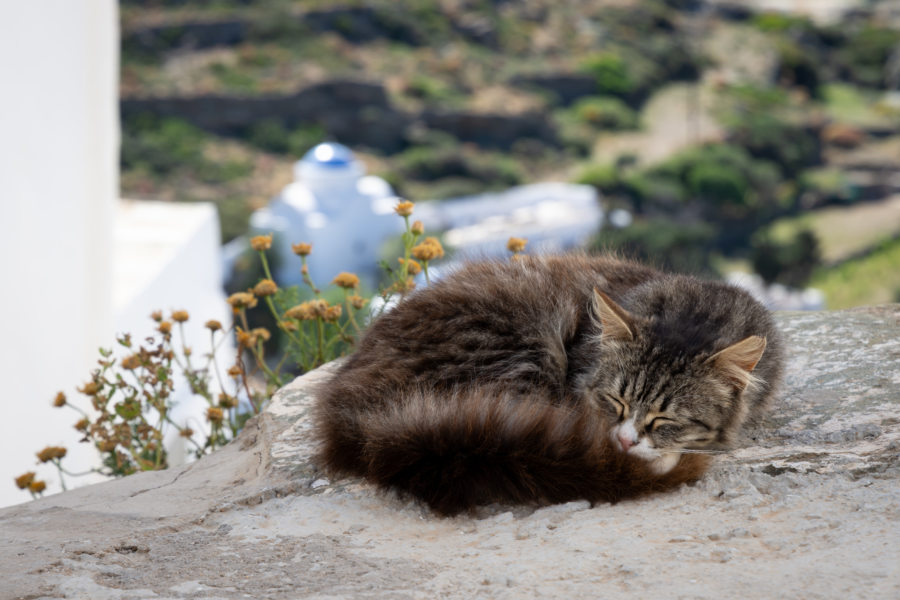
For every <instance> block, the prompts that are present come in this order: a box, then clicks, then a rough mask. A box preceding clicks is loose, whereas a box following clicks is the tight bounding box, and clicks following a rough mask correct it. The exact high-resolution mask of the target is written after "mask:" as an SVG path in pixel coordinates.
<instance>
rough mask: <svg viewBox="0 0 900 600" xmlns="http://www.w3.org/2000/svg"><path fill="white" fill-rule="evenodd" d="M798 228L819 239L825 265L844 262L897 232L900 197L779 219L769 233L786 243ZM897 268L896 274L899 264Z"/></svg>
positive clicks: (899, 268) (899, 228) (899, 225)
mask: <svg viewBox="0 0 900 600" xmlns="http://www.w3.org/2000/svg"><path fill="white" fill-rule="evenodd" d="M802 229H810V230H812V232H813V233H815V234H816V237H818V238H819V243H820V244H821V249H822V258H823V259H824V260H825V262H827V263H835V262H838V261H841V260H844V259H846V258H848V257H850V256H852V255H854V254H858V253H860V252H863V251H865V250H866V249H867V248H871V247H873V246H876V245H878V244H879V243H881V242H882V241H884V240H885V239H890V238H892V237H894V236H895V235H897V234H898V233H900V196H893V197H891V198H888V199H886V200H884V201H882V202H874V203H865V204H856V205H854V206H840V207H837V206H836V207H828V208H823V209H820V210H816V211H812V212H809V213H805V214H803V215H800V216H797V217H789V218H784V219H780V220H778V221H776V222H775V223H773V224H772V225H771V229H770V231H771V234H772V236H773V237H774V238H775V239H776V240H786V239H790V238H792V237H793V236H794V235H795V234H796V233H797V232H798V231H800V230H802ZM897 269H898V271H900V262H898V263H897Z"/></svg>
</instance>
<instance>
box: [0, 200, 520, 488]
mask: <svg viewBox="0 0 900 600" xmlns="http://www.w3.org/2000/svg"><path fill="white" fill-rule="evenodd" d="M413 208H414V204H413V203H412V202H407V201H401V202H399V203H398V204H397V206H396V207H395V209H394V210H395V212H396V213H397V214H398V215H399V216H401V217H402V218H403V220H404V223H405V231H404V232H403V236H402V239H403V256H402V257H399V258H398V263H399V267H398V268H391V267H390V266H389V265H384V266H385V267H386V271H387V272H388V275H389V277H390V283H389V284H388V285H387V286H385V287H384V288H383V289H382V290H381V292H380V295H381V296H382V298H383V299H384V303H383V306H386V305H387V304H388V301H389V300H391V299H392V298H395V297H398V298H399V299H402V298H403V297H404V296H405V295H406V294H407V293H408V292H410V291H411V290H412V289H413V288H414V287H415V283H414V277H415V276H416V275H417V274H419V273H420V272H421V273H423V275H424V278H425V281H426V283H428V282H429V281H430V280H429V274H428V267H429V265H430V264H431V262H432V261H434V260H436V259H438V258H441V257H443V256H444V249H443V247H442V246H441V243H440V241H438V239H437V238H434V237H427V238H424V239H422V238H423V236H424V233H425V228H424V226H423V225H422V222H421V221H415V222H413V223H410V219H409V218H410V216H411V215H412V213H413ZM420 240H421V241H420ZM250 245H251V247H252V248H253V250H255V251H256V252H257V253H258V254H259V257H260V261H261V262H262V267H263V273H264V274H265V278H263V279H262V280H260V281H259V282H258V283H257V284H256V285H255V286H254V287H253V288H251V289H248V290H247V291H245V292H238V293H235V294H232V295H231V296H230V297H229V298H228V304H229V305H230V306H231V309H232V313H233V315H234V319H233V321H234V322H233V325H232V326H231V327H230V328H228V329H226V328H225V327H223V325H222V324H221V323H219V322H218V321H215V320H211V321H207V322H206V328H207V329H208V330H209V349H208V351H207V352H206V353H204V354H203V355H202V357H200V359H201V360H196V359H197V357H196V356H195V354H194V352H193V350H192V349H191V348H190V347H188V346H187V345H186V344H185V337H184V323H185V322H186V321H188V319H189V315H188V313H187V311H184V310H176V311H173V312H172V313H171V314H170V315H169V318H168V319H164V318H163V314H162V313H161V312H159V311H157V312H154V313H153V314H152V315H151V317H152V319H153V320H154V321H155V322H156V323H157V325H156V331H155V333H154V334H153V335H152V336H150V337H148V338H146V339H145V340H144V342H143V343H142V344H135V342H134V341H133V340H132V339H131V336H130V335H128V334H125V335H122V336H119V337H118V338H117V342H118V344H119V346H121V347H122V348H124V350H125V352H126V354H125V356H124V357H122V358H116V357H115V355H114V353H113V351H112V350H111V349H101V350H100V359H99V360H98V361H97V362H98V365H99V367H98V368H97V369H95V370H94V371H93V372H92V373H91V378H90V381H88V382H87V383H85V384H84V385H83V386H82V387H80V388H78V391H79V393H81V394H82V395H84V396H86V397H87V398H88V399H89V400H90V408H89V409H88V410H84V409H82V408H80V407H79V406H77V405H75V404H73V403H72V402H70V401H69V399H68V398H66V396H65V394H63V393H62V392H59V393H58V394H57V395H56V397H55V398H54V400H53V406H55V407H57V408H62V407H68V408H70V409H72V410H74V411H75V412H77V413H78V416H79V420H78V422H77V423H75V429H76V430H78V431H79V432H80V433H81V434H82V435H83V437H82V439H81V440H80V441H81V442H84V443H89V444H92V445H93V446H94V447H95V448H96V449H97V451H98V452H99V453H100V457H101V461H100V464H101V466H100V467H98V468H93V469H91V470H90V471H88V472H86V473H72V472H70V471H69V470H67V469H66V468H65V467H64V466H63V459H64V458H65V456H66V454H67V450H66V448H64V447H61V446H48V447H46V448H44V449H43V450H41V451H40V452H38V453H37V458H38V463H39V464H50V465H52V466H54V467H55V468H56V469H57V471H58V473H59V478H60V486H61V488H62V489H63V490H65V489H66V483H65V478H66V477H67V476H79V475H85V474H87V473H91V472H93V473H100V474H102V475H106V476H109V477H122V476H125V475H130V474H132V473H135V472H138V471H154V470H159V469H165V468H167V467H168V465H169V462H168V455H167V452H166V449H165V447H164V445H163V439H164V437H165V435H166V433H167V432H168V431H171V430H173V429H174V430H177V431H178V434H179V435H180V436H181V437H183V438H184V439H185V440H187V442H188V443H189V444H191V445H192V450H193V453H194V455H195V456H197V457H200V456H202V455H204V454H207V453H208V452H211V451H213V450H215V449H216V448H218V447H220V446H222V445H224V444H227V443H228V442H229V441H230V440H231V439H233V438H234V437H235V436H236V435H237V434H238V433H239V432H240V430H241V429H242V428H243V426H244V424H245V423H246V422H247V420H248V419H249V418H251V417H253V416H255V415H258V414H259V413H260V412H262V410H263V409H264V408H265V406H266V403H267V402H268V401H269V399H270V398H271V396H272V394H273V393H274V391H275V390H276V389H278V388H279V387H281V386H282V385H284V384H285V383H287V381H286V378H287V374H285V373H284V371H285V370H286V369H285V366H286V365H290V363H293V365H291V366H293V367H296V369H299V370H300V371H301V372H305V371H309V370H311V369H314V368H316V367H318V366H320V365H322V364H325V363H326V362H329V361H331V360H333V359H335V358H337V357H339V356H341V355H343V354H346V353H348V352H350V351H352V349H353V346H354V344H355V343H356V340H357V338H358V337H359V334H360V332H361V330H362V327H363V326H364V324H365V320H366V317H367V315H364V314H361V311H362V309H363V308H364V307H365V306H366V304H367V303H368V302H369V300H368V299H366V298H364V297H363V296H361V295H360V289H359V288H360V281H359V277H357V276H356V275H355V274H353V273H339V274H338V275H337V276H336V277H335V278H334V279H333V280H332V282H331V283H332V285H334V286H336V287H337V288H339V289H340V290H342V293H343V298H342V300H341V301H340V302H338V303H335V304H330V303H329V302H328V301H327V300H326V299H325V298H324V297H323V294H322V292H321V290H320V289H319V288H318V287H317V286H316V284H315V282H314V281H313V279H312V276H311V274H310V272H309V267H308V265H307V257H308V256H309V255H310V253H311V252H312V246H311V244H307V243H299V244H293V245H292V246H291V247H292V249H293V251H294V253H295V254H296V255H297V256H298V257H299V258H300V271H301V274H302V277H303V283H304V285H305V286H306V287H307V288H308V289H309V291H310V292H311V294H312V298H311V299H310V300H307V301H305V302H300V297H301V295H300V294H301V292H300V289H299V288H298V287H297V286H292V287H289V288H284V289H282V288H280V287H279V286H278V285H277V284H276V283H275V281H274V279H273V277H272V274H271V271H270V269H269V263H268V260H267V259H266V251H267V250H269V249H270V248H271V245H272V236H271V234H270V235H260V236H256V237H253V238H251V240H250ZM519 250H521V248H519ZM260 301H262V303H263V304H265V305H266V307H267V309H268V310H269V312H270V313H271V314H272V316H273V317H274V319H275V323H276V325H277V327H278V328H279V329H280V330H281V331H282V332H283V333H284V338H285V339H286V347H285V348H284V349H283V356H282V358H281V360H280V361H279V362H278V363H277V364H275V365H274V366H273V365H272V364H271V362H270V361H267V358H266V356H267V350H268V349H269V348H267V344H268V343H270V340H272V335H271V332H270V331H269V330H267V329H265V328H261V327H257V328H250V327H249V325H248V318H247V313H248V311H250V310H254V309H256V308H257V306H258V305H259V303H260ZM175 329H177V334H178V335H177V338H178V339H177V340H176V339H175V335H174V333H173V330H175ZM229 338H231V339H233V340H234V346H235V347H236V348H237V351H236V353H235V358H234V363H233V364H232V365H231V366H230V367H229V368H228V369H227V370H225V372H224V373H225V376H223V373H222V371H221V370H220V368H219V364H218V362H217V360H216V355H217V350H218V349H219V348H220V347H221V346H222V344H223V343H224V342H225V341H226V340H227V339H229ZM296 369H294V372H295V371H296ZM178 374H180V375H181V376H182V377H183V378H184V380H185V381H187V384H188V386H189V387H190V391H191V394H192V395H194V396H196V397H201V398H202V399H203V400H205V401H206V403H207V405H208V406H207V409H206V415H205V416H206V420H207V422H208V425H209V427H208V430H205V431H202V432H197V431H194V430H193V429H191V428H190V427H188V426H186V425H181V424H179V423H176V422H175V421H174V420H173V419H172V418H171V413H172V409H173V407H174V401H173V392H174V383H175V381H176V379H177V375H178ZM15 483H16V486H17V487H19V488H20V489H22V490H27V491H28V492H30V493H31V494H32V496H34V497H37V496H40V495H42V494H43V493H44V492H45V490H46V489H47V483H46V481H44V480H42V479H38V478H37V474H36V473H35V472H34V471H29V472H27V473H24V474H22V475H20V476H19V477H16V478H15Z"/></svg>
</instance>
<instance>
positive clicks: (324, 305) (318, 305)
mask: <svg viewBox="0 0 900 600" xmlns="http://www.w3.org/2000/svg"><path fill="white" fill-rule="evenodd" d="M309 305H310V308H311V309H312V311H313V313H314V314H315V315H316V316H317V317H324V316H325V313H326V312H327V311H328V302H326V301H325V300H310V301H309Z"/></svg>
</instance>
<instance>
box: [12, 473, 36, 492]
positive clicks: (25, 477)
mask: <svg viewBox="0 0 900 600" xmlns="http://www.w3.org/2000/svg"><path fill="white" fill-rule="evenodd" d="M36 474H37V473H35V472H34V471H28V472H27V473H22V474H21V475H19V476H18V477H16V487H17V488H19V489H20V490H24V489H25V488H27V487H28V486H29V485H31V482H32V481H34V476H35V475H36Z"/></svg>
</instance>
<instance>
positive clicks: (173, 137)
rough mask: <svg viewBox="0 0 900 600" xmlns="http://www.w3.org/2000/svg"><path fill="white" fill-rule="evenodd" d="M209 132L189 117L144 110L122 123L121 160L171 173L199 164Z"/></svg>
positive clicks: (129, 166)
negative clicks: (160, 114) (193, 122)
mask: <svg viewBox="0 0 900 600" xmlns="http://www.w3.org/2000/svg"><path fill="white" fill-rule="evenodd" d="M206 137H207V134H206V133H205V132H203V131H202V130H200V129H198V128H197V127H194V126H193V125H191V124H190V123H188V122H187V121H183V120H181V119H174V118H166V117H157V116H155V115H150V114H143V115H138V116H135V117H131V118H128V119H125V120H124V121H123V123H122V149H121V155H120V162H121V166H122V168H123V169H135V168H140V169H144V170H146V171H148V172H149V173H152V174H154V175H161V176H162V175H169V174H171V173H172V172H173V171H175V170H176V169H179V168H182V167H189V166H192V165H194V166H196V165H197V164H198V163H199V161H200V160H201V157H202V154H203V145H204V143H205V141H206Z"/></svg>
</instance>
